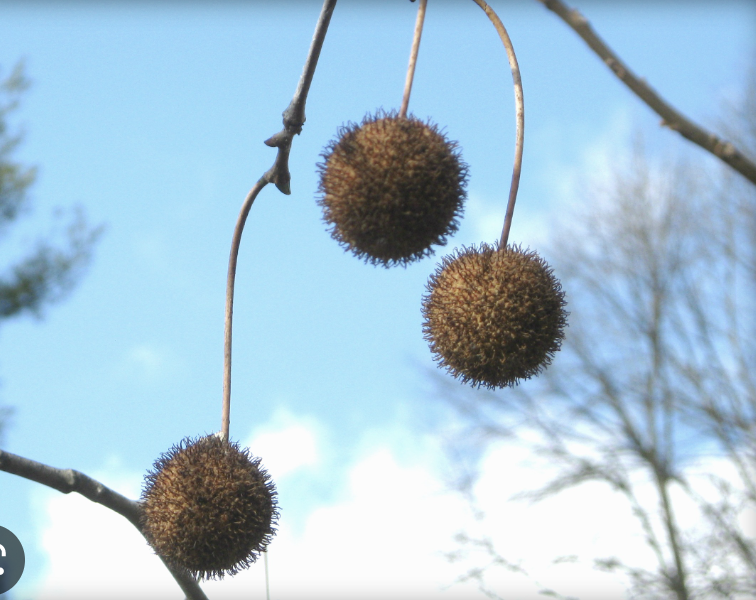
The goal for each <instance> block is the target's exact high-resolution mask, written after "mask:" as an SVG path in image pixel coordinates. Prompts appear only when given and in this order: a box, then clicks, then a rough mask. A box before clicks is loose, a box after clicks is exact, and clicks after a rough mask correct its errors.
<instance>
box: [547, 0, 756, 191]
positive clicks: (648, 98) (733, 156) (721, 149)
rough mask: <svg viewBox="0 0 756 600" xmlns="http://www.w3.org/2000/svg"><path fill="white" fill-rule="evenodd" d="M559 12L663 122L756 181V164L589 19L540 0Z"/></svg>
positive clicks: (556, 3) (551, 1) (556, 0)
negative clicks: (639, 68) (662, 89)
mask: <svg viewBox="0 0 756 600" xmlns="http://www.w3.org/2000/svg"><path fill="white" fill-rule="evenodd" d="M538 1H539V2H541V3H542V4H543V5H544V6H546V8H548V9H549V10H551V11H552V12H554V13H556V14H557V15H558V16H559V17H560V18H561V19H562V20H563V21H564V22H565V23H567V25H569V26H570V27H571V28H572V29H573V30H574V31H575V33H577V34H578V35H579V36H580V37H581V38H583V41H585V43H586V44H588V46H589V47H590V48H591V50H593V51H594V52H595V53H596V54H597V55H598V57H599V58H600V59H601V60H602V61H603V62H604V63H605V64H606V66H607V67H609V68H610V69H611V70H612V72H613V73H614V74H615V75H616V76H617V77H618V78H619V80H620V81H622V83H624V84H625V85H626V86H627V87H629V88H630V90H631V91H632V92H633V93H634V94H635V95H636V96H638V98H640V99H641V100H642V101H643V102H644V103H645V104H646V105H647V106H648V107H649V108H651V110H653V111H654V112H655V113H656V114H657V115H659V116H660V117H661V118H662V119H663V120H662V125H664V126H666V127H669V128H670V129H671V130H673V131H677V132H678V133H679V134H680V135H681V136H683V137H684V138H686V139H687V140H690V141H691V142H693V143H694V144H696V145H698V146H700V147H701V148H703V149H704V150H706V151H707V152H710V153H711V154H713V155H714V156H716V157H717V158H718V159H720V160H721V161H723V162H725V163H727V164H728V165H730V166H731V167H732V168H733V169H735V170H736V171H737V172H738V173H740V174H741V175H743V177H745V178H746V179H748V180H749V181H750V182H751V183H754V184H756V163H754V162H753V161H752V160H750V159H749V158H748V157H746V156H745V155H744V154H743V153H742V152H741V151H740V150H738V149H737V148H736V147H735V146H734V145H733V144H732V143H731V142H728V141H727V140H723V139H722V138H720V137H718V136H716V135H714V134H713V133H711V132H709V131H706V130H705V129H704V128H702V127H700V126H699V125H697V124H696V123H694V122H693V121H691V120H690V119H688V118H687V117H686V116H685V115H683V114H682V113H680V112H679V111H678V110H676V109H675V108H674V107H673V106H672V105H670V104H669V103H668V102H667V101H666V100H664V99H663V98H662V97H661V96H660V95H659V94H658V93H657V92H656V91H655V90H654V89H653V88H652V87H651V86H649V85H648V84H647V83H645V82H644V81H643V80H642V79H640V78H639V77H637V76H636V75H635V74H634V73H633V72H632V71H631V70H630V68H629V67H628V66H627V65H626V64H625V63H624V62H622V60H621V59H620V58H619V57H618V56H617V55H616V54H615V53H614V52H613V51H612V50H611V49H610V48H609V47H608V46H607V45H606V44H605V43H604V41H603V40H602V39H601V38H600V37H599V36H598V35H596V33H595V32H594V31H593V28H592V27H591V25H590V23H589V22H588V20H587V19H586V18H585V17H584V16H583V15H582V14H581V13H580V12H579V11H577V10H575V9H571V8H569V7H567V6H565V5H564V4H563V3H562V2H561V1H560V0H538Z"/></svg>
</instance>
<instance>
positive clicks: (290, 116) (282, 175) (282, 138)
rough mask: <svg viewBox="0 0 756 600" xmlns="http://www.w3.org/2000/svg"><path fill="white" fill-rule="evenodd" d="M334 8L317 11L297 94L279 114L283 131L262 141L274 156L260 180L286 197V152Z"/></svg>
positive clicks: (331, 0)
mask: <svg viewBox="0 0 756 600" xmlns="http://www.w3.org/2000/svg"><path fill="white" fill-rule="evenodd" d="M334 8H336V0H324V2H323V8H322V9H321V11H320V18H319V19H318V24H317V25H316V26H315V35H313V38H312V44H311V45H310V52H309V53H308V55H307V61H306V62H305V66H304V70H303V71H302V76H301V77H300V78H299V84H298V85H297V91H296V92H294V97H293V98H292V100H291V103H290V104H289V106H288V108H287V109H286V110H285V111H284V112H283V125H284V128H283V129H282V130H281V131H279V132H278V133H277V134H275V135H274V136H272V137H270V138H268V139H267V140H265V144H266V145H268V146H270V147H272V148H278V155H277V156H276V161H275V163H273V166H272V167H271V168H270V169H269V170H268V171H267V172H266V173H265V175H264V176H263V177H264V178H265V181H266V183H275V184H276V187H277V188H278V189H279V190H280V191H281V192H282V193H284V194H286V195H287V196H288V195H289V194H291V187H290V185H289V184H290V182H291V174H290V173H289V152H290V151H291V142H292V140H293V139H294V136H295V135H299V134H300V133H301V132H302V126H303V125H304V122H305V103H306V102H307V94H308V92H309V91H310V84H311V83H312V78H313V75H315V67H317V66H318V58H319V57H320V49H321V48H322V47H323V41H324V40H325V36H326V33H327V32H328V24H329V23H330V22H331V15H332V14H333V9H334Z"/></svg>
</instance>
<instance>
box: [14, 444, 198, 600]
mask: <svg viewBox="0 0 756 600" xmlns="http://www.w3.org/2000/svg"><path fill="white" fill-rule="evenodd" d="M0 471H5V472H6V473H10V474H12V475H18V476H19V477H23V478H24V479H28V480H30V481H35V482H36V483H41V484H42V485H46V486H47V487H50V488H52V489H54V490H57V491H59V492H61V493H63V494H70V493H71V492H76V493H77V494H80V495H82V496H84V497H85V498H86V499H87V500H91V501H92V502H96V503H97V504H101V505H102V506H104V507H106V508H109V509H110V510H112V511H113V512H116V513H118V514H119V515H121V516H122V517H124V518H125V519H126V520H127V521H128V522H129V523H131V524H132V525H133V526H134V527H136V528H137V530H138V531H139V533H141V534H142V535H144V533H143V531H142V523H141V514H142V506H141V504H140V503H139V502H136V501H135V500H130V499H129V498H126V496H122V495H121V494H119V493H118V492H116V491H114V490H111V489H110V488H109V487H107V486H105V485H103V484H102V483H100V482H99V481H97V480H95V479H92V478H91V477H89V476H88V475H85V474H84V473H81V472H79V471H75V470H73V469H56V468H55V467H51V466H49V465H45V464H43V463H40V462H37V461H35V460H31V459H28V458H24V457H23V456H18V455H17V454H12V453H10V452H5V451H4V450H0ZM161 560H162V559H161ZM163 563H164V564H165V566H166V567H167V568H168V570H169V571H170V573H171V575H173V578H174V579H175V580H176V583H178V585H179V587H180V588H181V591H182V592H184V594H186V597H187V598H188V599H189V600H208V599H207V596H206V595H205V593H204V592H203V591H202V590H201V589H200V587H199V585H198V584H197V582H196V581H195V580H194V578H193V577H192V576H191V575H190V574H189V572H187V571H184V570H182V569H177V568H174V567H172V566H171V565H168V564H167V563H165V561H163Z"/></svg>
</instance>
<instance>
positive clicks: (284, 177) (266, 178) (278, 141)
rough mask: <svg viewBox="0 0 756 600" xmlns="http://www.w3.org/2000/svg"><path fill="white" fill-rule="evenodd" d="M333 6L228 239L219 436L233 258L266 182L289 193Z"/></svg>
mask: <svg viewBox="0 0 756 600" xmlns="http://www.w3.org/2000/svg"><path fill="white" fill-rule="evenodd" d="M335 7H336V0H325V1H324V2H323V8H322V9H321V11H320V17H319V18H318V23H317V25H316V26H315V34H314V36H313V38H312V44H310V51H309V53H308V55H307V60H306V61H305V66H304V69H303V71H302V76H301V77H300V78H299V84H298V85H297V90H296V91H295V92H294V97H293V98H292V100H291V102H290V103H289V106H288V108H287V109H286V110H285V111H284V112H283V124H284V128H283V129H282V130H281V131H279V132H278V133H277V134H275V135H274V136H272V137H270V138H268V139H267V140H265V143H266V144H267V145H268V146H271V147H274V148H278V154H277V155H276V160H275V162H274V163H273V166H272V167H271V168H270V169H268V170H267V171H266V172H265V174H264V175H263V176H262V177H261V178H260V179H259V180H258V181H257V183H256V184H255V185H254V187H253V188H252V189H251V190H250V191H249V193H248V194H247V197H246V198H245V199H244V203H243V204H242V208H241V211H240V212H239V218H238V219H237V221H236V226H235V227H234V234H233V237H232V239H231V253H230V256H229V259H228V277H227V279H226V317H225V322H224V339H223V409H222V413H221V435H222V436H223V437H224V438H225V439H229V437H228V435H229V433H228V430H229V423H230V420H231V338H232V329H233V317H234V283H235V281H236V261H237V258H238V256H239V246H240V244H241V236H242V232H243V230H244V224H245V223H246V221H247V215H249V211H250V209H251V208H252V203H253V202H254V201H255V198H256V197H257V195H258V194H259V193H260V190H262V189H263V188H264V187H265V186H266V185H267V184H268V183H274V184H275V185H276V187H277V188H278V189H279V190H280V191H281V192H283V193H284V194H287V195H288V194H291V188H290V187H289V183H290V182H291V175H290V173H289V152H290V150H291V142H292V140H293V139H294V136H295V135H298V134H299V133H301V131H302V126H303V125H304V122H305V103H306V102H307V94H308V92H309V91H310V84H311V83H312V78H313V75H314V74H315V67H317V65H318V57H319V56H320V49H321V48H322V47H323V41H324V40H325V36H326V33H327V32H328V24H329V23H330V22H331V15H332V14H333V9H334V8H335Z"/></svg>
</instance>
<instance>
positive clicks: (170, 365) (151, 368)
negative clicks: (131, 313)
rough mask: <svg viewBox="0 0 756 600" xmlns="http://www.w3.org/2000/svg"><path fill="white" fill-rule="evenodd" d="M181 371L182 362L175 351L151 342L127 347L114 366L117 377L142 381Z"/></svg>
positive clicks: (153, 380)
mask: <svg viewBox="0 0 756 600" xmlns="http://www.w3.org/2000/svg"><path fill="white" fill-rule="evenodd" d="M183 371H184V368H183V364H182V362H181V360H180V359H179V357H178V356H177V355H176V354H175V352H173V351H172V350H171V349H170V348H167V347H165V346H162V345H159V344H154V343H151V342H143V343H140V344H135V345H133V346H131V347H130V348H128V349H127V350H126V351H125V352H124V354H123V356H122V357H121V359H120V360H119V362H118V364H117V366H116V373H117V375H118V376H119V377H121V378H126V379H129V380H135V379H136V380H138V381H142V382H155V381H157V380H161V379H165V378H167V377H172V376H175V375H177V374H178V373H181V372H183Z"/></svg>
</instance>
